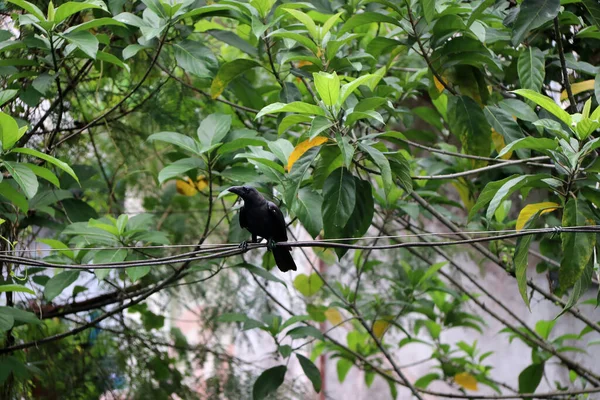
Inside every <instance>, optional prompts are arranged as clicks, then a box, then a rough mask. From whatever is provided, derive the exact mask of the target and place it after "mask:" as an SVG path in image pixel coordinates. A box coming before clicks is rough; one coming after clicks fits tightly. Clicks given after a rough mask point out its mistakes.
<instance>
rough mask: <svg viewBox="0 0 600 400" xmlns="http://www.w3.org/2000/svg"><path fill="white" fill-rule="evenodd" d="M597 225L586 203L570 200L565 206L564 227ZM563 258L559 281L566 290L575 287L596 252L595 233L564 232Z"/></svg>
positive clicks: (562, 236) (562, 237)
mask: <svg viewBox="0 0 600 400" xmlns="http://www.w3.org/2000/svg"><path fill="white" fill-rule="evenodd" d="M584 225H595V222H594V217H593V213H592V211H591V210H590V209H589V207H588V206H587V204H586V203H585V202H584V201H581V200H577V199H573V198H571V199H569V201H568V202H567V204H566V205H565V208H564V211H563V218H562V226H563V227H567V226H584ZM561 239H562V251H563V258H562V260H561V261H560V269H559V271H558V274H559V276H558V280H559V283H560V287H561V288H562V289H564V290H566V289H567V288H570V287H571V286H573V285H574V284H575V283H576V282H577V281H578V280H579V278H580V277H581V275H582V274H583V271H584V270H585V267H586V265H587V263H588V262H589V260H590V257H591V256H592V253H593V251H594V244H595V243H596V234H595V233H572V232H562V233H561Z"/></svg>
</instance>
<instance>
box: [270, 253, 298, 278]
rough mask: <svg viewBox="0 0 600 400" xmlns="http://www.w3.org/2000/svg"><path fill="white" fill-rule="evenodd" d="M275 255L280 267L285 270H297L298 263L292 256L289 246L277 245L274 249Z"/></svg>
mask: <svg viewBox="0 0 600 400" xmlns="http://www.w3.org/2000/svg"><path fill="white" fill-rule="evenodd" d="M273 257H275V263H276V264H277V266H278V267H279V269H280V270H281V271H283V272H287V271H295V270H296V263H295V262H294V258H292V253H291V252H290V249H289V248H288V247H275V248H274V249H273Z"/></svg>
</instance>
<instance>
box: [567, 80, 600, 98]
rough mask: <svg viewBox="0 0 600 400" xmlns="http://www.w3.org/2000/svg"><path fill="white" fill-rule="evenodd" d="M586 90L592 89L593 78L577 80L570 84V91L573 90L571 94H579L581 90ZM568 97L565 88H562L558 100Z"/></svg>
mask: <svg viewBox="0 0 600 400" xmlns="http://www.w3.org/2000/svg"><path fill="white" fill-rule="evenodd" d="M588 90H594V80H593V79H590V80H588V81H583V82H577V83H572V84H571V91H572V92H573V96H575V95H576V94H579V93H581V92H587V91H588ZM568 97H569V95H568V94H567V91H566V90H563V91H562V92H561V93H560V101H564V100H566V99H567V98H568Z"/></svg>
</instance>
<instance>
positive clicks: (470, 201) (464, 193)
mask: <svg viewBox="0 0 600 400" xmlns="http://www.w3.org/2000/svg"><path fill="white" fill-rule="evenodd" d="M465 182H466V181H465V179H464V178H459V179H456V180H454V181H453V182H452V186H454V188H456V191H457V192H458V195H459V196H460V199H461V200H462V202H463V204H464V205H465V209H466V210H467V211H471V208H472V207H473V205H474V204H475V199H474V198H473V195H472V193H471V191H470V190H469V185H467V184H466V183H465Z"/></svg>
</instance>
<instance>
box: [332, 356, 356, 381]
mask: <svg viewBox="0 0 600 400" xmlns="http://www.w3.org/2000/svg"><path fill="white" fill-rule="evenodd" d="M353 365H354V364H353V363H352V361H350V360H347V359H345V358H341V359H340V360H339V361H338V362H337V364H336V367H335V369H336V371H337V376H338V380H339V381H340V383H341V382H344V380H346V375H348V372H349V371H350V368H352V366H353Z"/></svg>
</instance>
